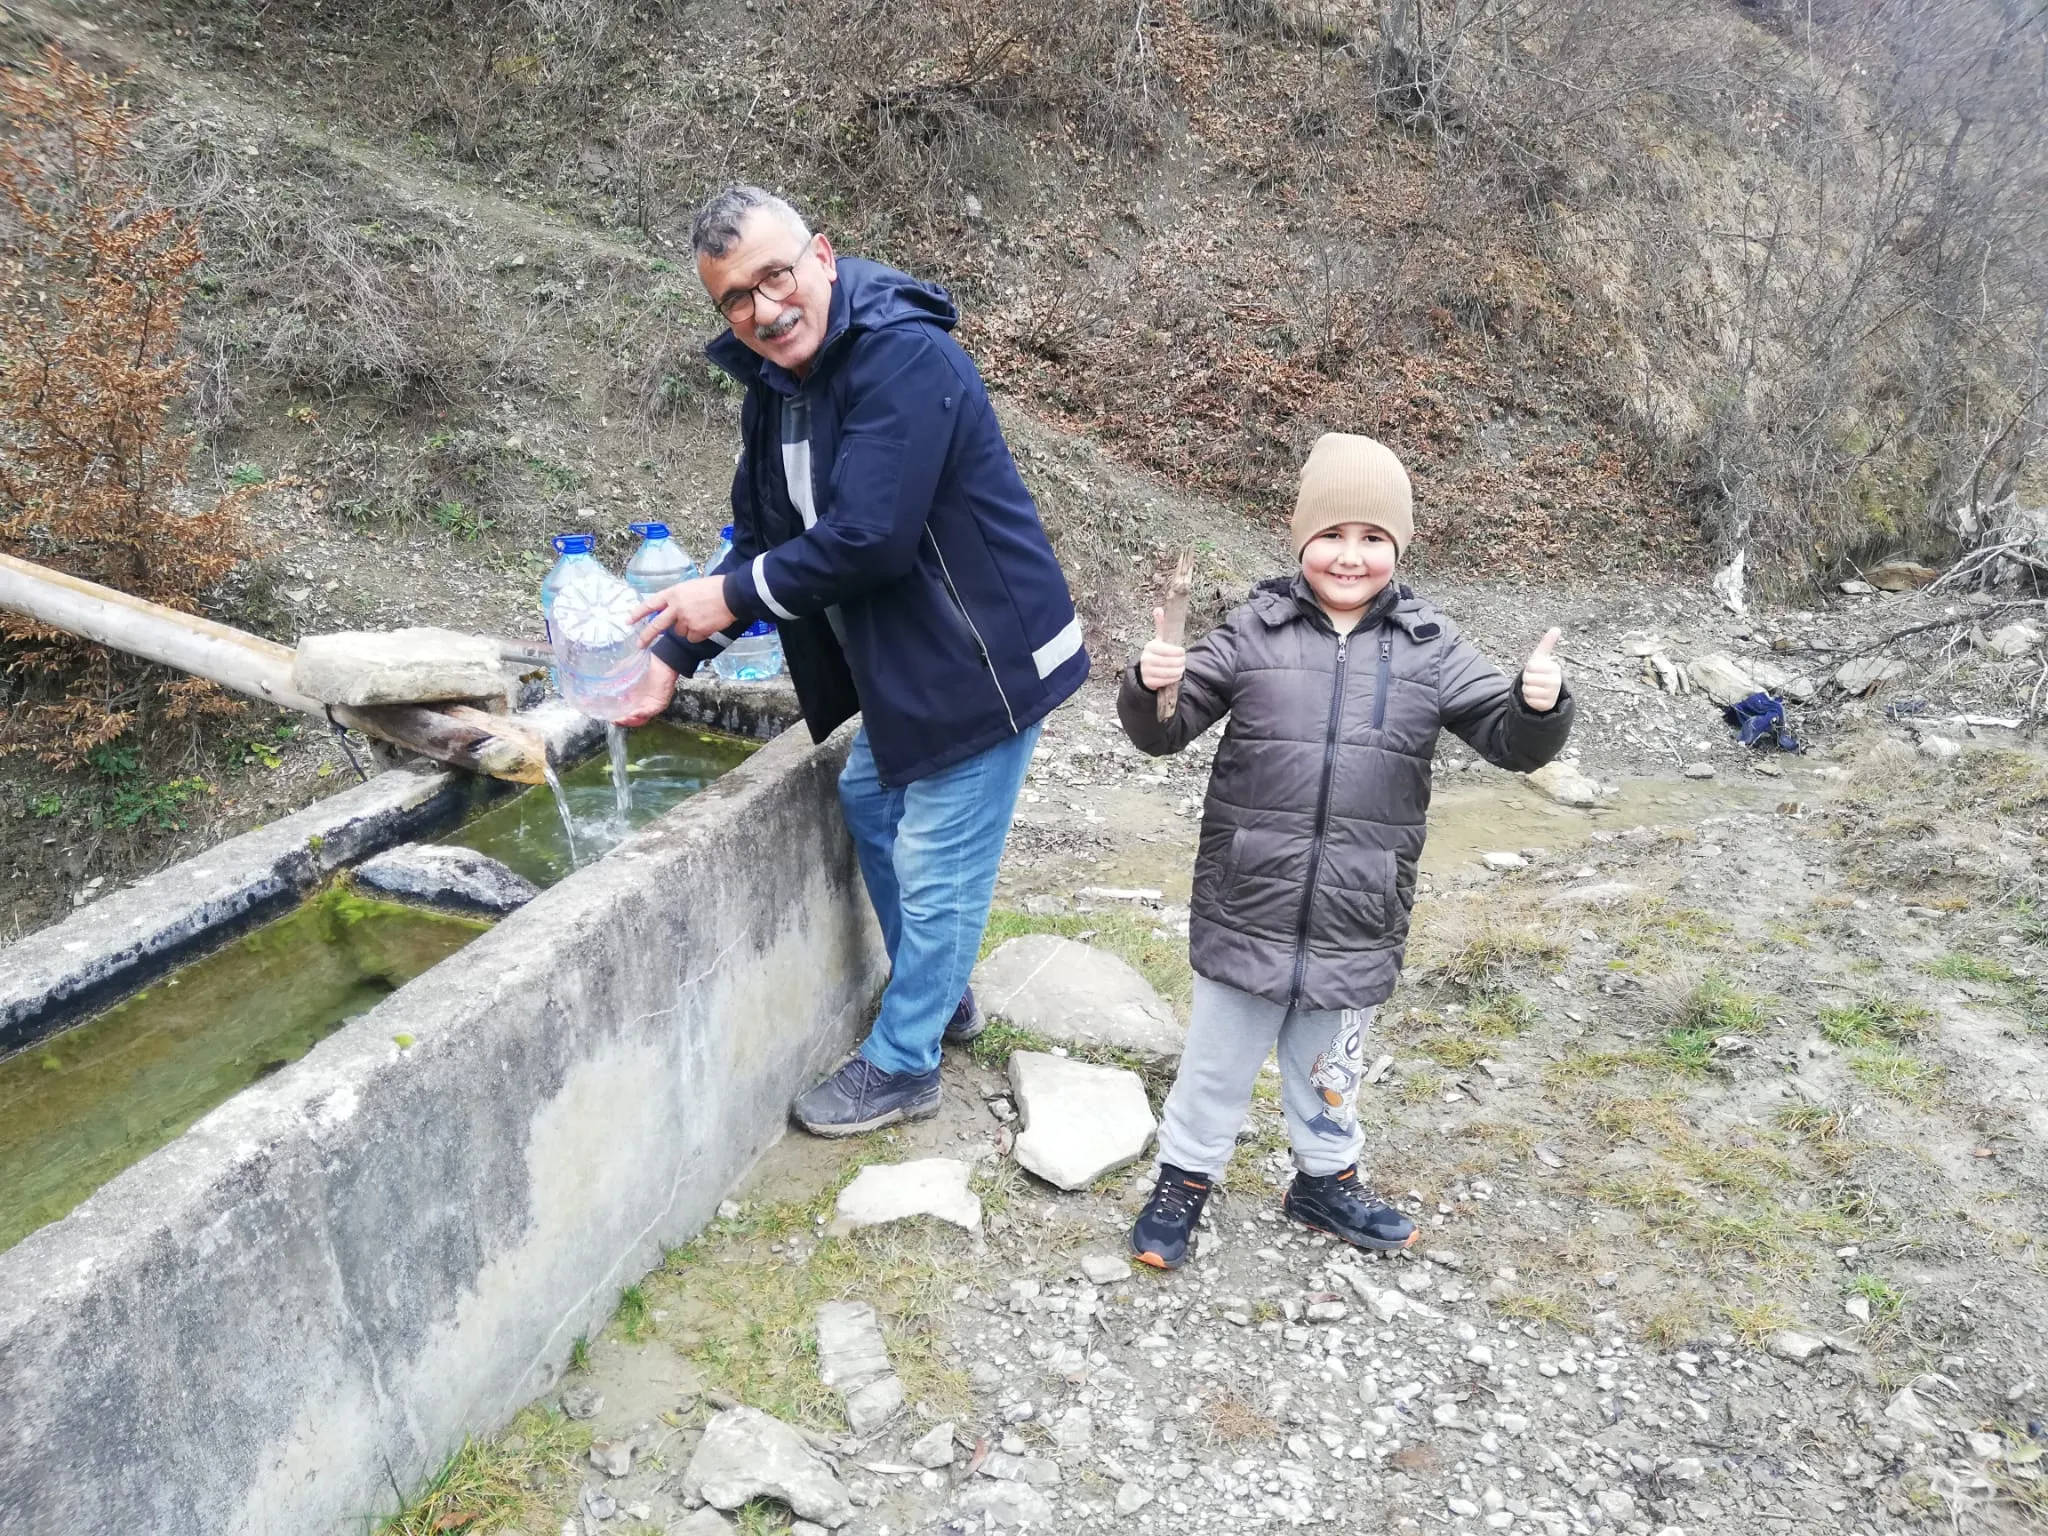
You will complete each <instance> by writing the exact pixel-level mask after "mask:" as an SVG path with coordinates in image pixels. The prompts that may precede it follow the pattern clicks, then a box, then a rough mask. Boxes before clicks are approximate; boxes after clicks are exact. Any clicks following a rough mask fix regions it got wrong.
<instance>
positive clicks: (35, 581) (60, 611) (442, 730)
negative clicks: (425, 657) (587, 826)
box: [0, 555, 547, 784]
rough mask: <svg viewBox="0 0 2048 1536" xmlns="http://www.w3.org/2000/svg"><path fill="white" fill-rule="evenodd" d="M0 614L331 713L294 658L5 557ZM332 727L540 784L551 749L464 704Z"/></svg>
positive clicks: (523, 729)
mask: <svg viewBox="0 0 2048 1536" xmlns="http://www.w3.org/2000/svg"><path fill="white" fill-rule="evenodd" d="M0 608H11V609H13V610H14V611H15V612H17V613H22V614H26V615H27V616H28V617H29V618H31V619H34V620H35V621H36V622H37V623H39V624H46V625H48V626H49V627H50V628H52V629H61V630H63V631H64V632H65V633H67V634H72V635H77V636H78V637H79V638H80V639H83V640H92V641H95V642H97V643H98V644H100V645H105V646H111V647H112V648H113V649H115V650H117V651H125V652H127V653H128V654H129V655H131V656H139V657H141V658H142V659H143V660H144V661H153V662H156V663H158V664H159V665H161V666H167V667H176V668H177V669H178V670H179V671H181V672H189V673H191V674H192V675H193V676H194V677H203V678H205V679H206V680H207V681H208V682H212V683H218V684H220V686H221V687H223V688H230V689H233V690H234V691H235V692H236V693H241V694H246V695H248V696H249V697H250V698H252V699H261V700H263V701H264V702H265V703H269V704H276V705H279V706H281V707H282V708H285V709H296V710H298V711H300V712H301V713H303V714H308V715H317V716H320V717H321V718H323V719H325V718H326V717H327V714H328V710H327V706H326V705H325V704H322V703H321V702H320V701H319V700H317V699H310V698H307V697H306V696H305V695H304V694H302V693H300V692H298V691H297V690H296V689H295V688H293V687H292V649H291V647H290V646H288V645H279V644H278V643H277V642H276V641H274V640H266V639H264V638H263V637H262V636H261V635H252V634H249V633H248V632H247V631H245V630H239V629H235V628H233V627H232V626H230V625H227V624H218V623H215V622H214V621H213V620H212V619H204V618H201V617H199V616H198V615H197V614H192V613H180V612H179V611H178V610H177V609H175V608H166V607H164V606H163V605H162V604H160V603H152V602H149V601H147V600H146V599H144V598H140V597H133V596H131V595H129V594H128V593H126V592H121V591H117V590H115V589H114V588H112V587H103V586H101V585H99V584H98V583H97V582H91V581H86V580H83V579H82V578H80V577H77V576H68V575H66V574H65V573H64V572H62V571H53V570H50V569H49V568H48V567H46V566H40V565H36V564H34V563H32V562H30V561H27V560H17V559H15V558H14V557H13V556H11V555H0ZM333 718H334V719H336V720H338V721H340V722H341V723H342V724H343V725H348V726H353V727H355V729H357V730H359V731H361V732H363V733H364V734H365V735H368V736H374V737H377V738H378V739H380V740H383V741H388V742H391V743H392V744H393V745H395V746H400V747H404V748H406V749H407V750H408V751H412V752H417V753H419V754H420V755H421V756H423V757H430V758H432V759H434V760H435V761H436V762H441V763H447V764H448V765H449V766H451V767H455V768H461V769H465V770H467V771H468V772H470V773H484V774H489V775H490V776H491V777H493V778H499V779H510V780H512V781H513V782H515V783H519V784H538V783H540V782H541V781H542V780H543V778H544V777H545V776H546V775H545V769H546V766H547V743H546V742H545V741H544V740H543V739H542V737H541V735H540V733H539V732H538V731H536V730H534V729H533V728H532V727H530V726H527V725H523V724H520V723H519V722H517V721H513V720H508V719H506V718H505V717H504V716H501V715H492V714H486V713H485V712H484V711H483V710H480V709H471V708H469V707H468V706H466V705H457V706H455V707H453V708H429V707H427V706H425V705H414V704H386V705H381V706H378V707H376V708H373V709H349V708H346V707H343V706H341V705H337V706H335V709H334V712H333Z"/></svg>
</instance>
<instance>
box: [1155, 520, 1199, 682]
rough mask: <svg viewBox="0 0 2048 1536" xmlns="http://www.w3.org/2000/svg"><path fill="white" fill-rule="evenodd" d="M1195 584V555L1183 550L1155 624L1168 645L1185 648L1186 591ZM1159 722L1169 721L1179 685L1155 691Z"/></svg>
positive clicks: (1186, 620) (1186, 623)
mask: <svg viewBox="0 0 2048 1536" xmlns="http://www.w3.org/2000/svg"><path fill="white" fill-rule="evenodd" d="M1194 581H1195V552H1194V551H1193V550H1192V549H1189V550H1183V551H1182V552H1181V557H1180V559H1178V560H1176V561H1175V562H1174V564H1173V579H1172V580H1171V581H1170V582H1168V583H1167V587H1166V601H1165V602H1164V603H1163V604H1162V605H1161V606H1162V607H1163V608H1164V609H1165V611H1166V616H1165V617H1164V618H1163V619H1161V620H1160V621H1159V638H1160V639H1162V640H1164V641H1165V642H1166V643H1167V644H1168V645H1185V644H1186V643H1187V635H1188V591H1189V589H1190V588H1191V587H1192V586H1193V585H1194ZM1158 702H1159V718H1160V719H1161V720H1171V719H1172V718H1173V712H1174V711H1175V710H1176V709H1178V708H1179V707H1180V684H1179V683H1168V684H1167V685H1166V686H1165V687H1164V688H1162V689H1160V690H1159V700H1158Z"/></svg>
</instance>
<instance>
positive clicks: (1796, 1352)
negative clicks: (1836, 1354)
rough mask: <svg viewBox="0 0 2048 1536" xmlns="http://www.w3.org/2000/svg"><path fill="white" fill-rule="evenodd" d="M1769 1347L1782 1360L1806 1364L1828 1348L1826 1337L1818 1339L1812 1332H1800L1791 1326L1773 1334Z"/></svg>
mask: <svg viewBox="0 0 2048 1536" xmlns="http://www.w3.org/2000/svg"><path fill="white" fill-rule="evenodd" d="M1767 1347H1768V1348H1769V1350H1770V1352H1771V1353H1772V1354H1774V1355H1776V1356H1777V1357H1778V1358H1779V1359H1780V1360H1790V1361H1791V1362H1793V1364H1795V1365H1804V1364H1805V1363H1806V1362H1807V1361H1809V1360H1811V1359H1812V1358H1813V1357H1814V1356H1815V1355H1824V1354H1826V1353H1827V1350H1828V1344H1827V1340H1826V1339H1817V1338H1815V1337H1814V1336H1813V1335H1812V1334H1810V1333H1798V1332H1795V1331H1794V1330H1792V1329H1790V1328H1787V1329H1786V1330H1784V1332H1782V1333H1776V1334H1773V1335H1772V1336H1771V1342H1770V1344H1769V1345H1768V1346H1767Z"/></svg>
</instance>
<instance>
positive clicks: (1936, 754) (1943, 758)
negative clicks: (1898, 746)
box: [1920, 735, 1963, 763]
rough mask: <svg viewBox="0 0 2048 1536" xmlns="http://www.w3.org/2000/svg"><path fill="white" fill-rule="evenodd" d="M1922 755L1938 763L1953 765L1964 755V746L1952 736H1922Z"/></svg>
mask: <svg viewBox="0 0 2048 1536" xmlns="http://www.w3.org/2000/svg"><path fill="white" fill-rule="evenodd" d="M1920 755H1921V756H1923V757H1931V758H1933V759H1934V760H1935V761H1936V762H1937V763H1952V762H1954V761H1955V760H1956V759H1957V758H1959V757H1961V756H1962V755H1963V744H1962V743H1961V742H1960V741H1957V740H1956V739H1955V738H1954V737H1952V736H1935V735H1927V736H1922V737H1921V738H1920Z"/></svg>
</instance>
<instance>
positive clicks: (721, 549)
mask: <svg viewBox="0 0 2048 1536" xmlns="http://www.w3.org/2000/svg"><path fill="white" fill-rule="evenodd" d="M731 553H732V524H731V523H727V524H726V525H725V526H724V527H723V528H721V529H719V530H718V548H716V549H714V550H713V551H711V563H710V564H709V565H707V566H706V567H704V569H705V570H707V571H715V570H717V569H718V566H719V562H720V561H722V560H724V559H725V557H726V556H727V555H729V554H731Z"/></svg>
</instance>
